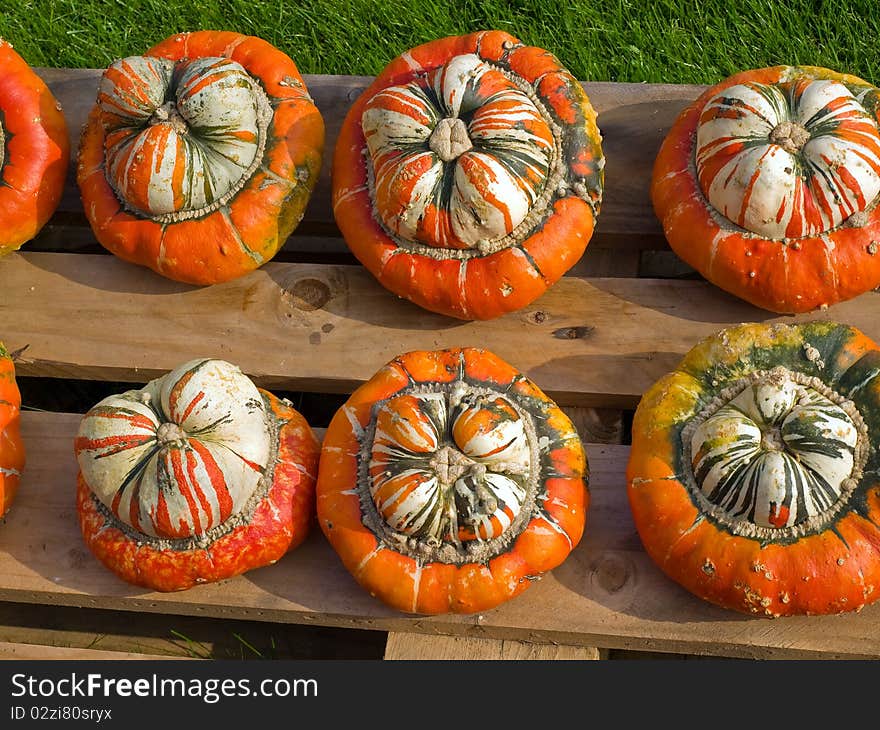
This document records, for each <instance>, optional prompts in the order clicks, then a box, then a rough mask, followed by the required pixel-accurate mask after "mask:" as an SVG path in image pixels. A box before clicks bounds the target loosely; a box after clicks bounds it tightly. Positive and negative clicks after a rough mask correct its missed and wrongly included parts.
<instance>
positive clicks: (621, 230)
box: [36, 68, 704, 249]
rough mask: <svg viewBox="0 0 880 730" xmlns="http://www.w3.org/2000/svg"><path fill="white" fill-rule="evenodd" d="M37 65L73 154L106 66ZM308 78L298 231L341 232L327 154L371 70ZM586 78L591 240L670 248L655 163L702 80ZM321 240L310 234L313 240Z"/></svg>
mask: <svg viewBox="0 0 880 730" xmlns="http://www.w3.org/2000/svg"><path fill="white" fill-rule="evenodd" d="M36 71H37V73H38V74H39V75H40V76H41V77H42V78H43V79H44V80H45V81H46V83H47V84H48V85H49V88H50V89H51V90H52V92H53V93H54V94H55V96H56V97H57V98H58V100H59V101H60V103H61V105H62V107H63V108H64V113H65V116H66V118H67V121H68V127H69V130H70V136H71V155H72V156H73V157H75V155H76V150H77V147H78V145H79V135H80V131H81V129H82V125H83V124H84V123H85V120H86V117H87V116H88V112H89V110H90V109H91V107H92V105H93V104H94V100H95V95H96V89H97V84H98V80H99V78H100V74H101V71H100V70H95V69H53V68H39V69H36ZM304 79H305V82H306V86H307V87H308V89H309V93H310V94H311V95H312V97H313V98H314V100H315V104H316V105H317V106H318V108H319V109H320V110H321V113H322V115H323V117H324V123H325V126H326V128H327V140H326V152H325V155H324V166H323V170H322V172H321V177H320V179H319V181H318V185H317V187H316V189H315V192H314V194H313V196H312V200H311V201H310V203H309V206H308V208H307V209H306V212H305V217H304V219H303V222H302V224H301V225H300V227H299V229H298V233H300V234H303V233H309V234H319V235H327V234H334V233H335V235H336V236H338V235H339V233H338V229H336V226H335V223H334V222H333V215H332V211H331V206H330V160H331V157H332V151H333V149H334V147H335V144H336V138H337V137H338V135H339V128H340V126H341V124H342V120H343V118H344V116H345V114H346V113H347V111H348V109H349V107H350V106H351V104H352V102H353V101H354V100H355V99H357V97H358V96H359V95H360V94H361V92H362V91H363V90H364V89H365V88H366V87H367V85H368V84H369V83H370V82H371V81H372V78H370V77H366V76H316V75H306V76H305V77H304ZM583 86H584V89H585V90H586V92H587V94H588V95H589V97H590V100H591V102H592V104H593V106H594V107H595V108H596V110H597V112H598V114H599V127H600V129H601V131H602V135H603V150H604V153H605V157H606V168H605V169H606V178H605V199H604V202H603V205H602V212H601V214H600V216H599V223H598V226H597V228H596V234H595V236H594V239H593V242H591V244H590V245H591V246H593V247H596V248H599V247H610V248H615V249H620V248H658V247H659V248H665V247H666V243H665V239H664V237H663V232H662V229H661V227H660V224H659V223H658V222H657V219H656V217H655V216H654V212H653V208H652V206H651V201H650V198H649V195H648V187H649V184H650V179H651V169H652V167H653V161H654V157H655V156H656V154H657V150H658V149H659V148H660V143H661V142H662V141H663V138H664V137H665V135H666V132H667V131H668V130H669V127H670V125H671V124H672V122H673V121H674V119H675V117H676V116H677V115H678V114H679V112H680V111H681V110H682V109H683V108H684V107H685V106H686V105H687V104H688V103H689V102H691V101H693V100H694V99H695V98H696V97H697V96H698V95H699V94H700V92H702V91H703V89H704V87H702V86H689V85H673V84H621V83H611V82H588V83H584V84H583ZM74 172H75V165H71V171H70V174H69V176H68V182H67V185H66V188H65V193H64V198H63V200H62V202H61V206H60V210H61V211H62V212H65V213H80V214H81V212H82V205H81V202H80V199H79V193H78V190H77V188H76V185H75V181H74V180H75V176H74ZM322 240H323V239H311V240H310V241H309V243H321V242H322ZM331 240H332V239H331ZM328 242H330V241H328Z"/></svg>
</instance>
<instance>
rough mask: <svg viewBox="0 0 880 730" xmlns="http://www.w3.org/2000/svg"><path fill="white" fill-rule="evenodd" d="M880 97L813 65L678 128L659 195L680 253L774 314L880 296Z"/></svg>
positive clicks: (750, 85) (704, 103) (704, 109)
mask: <svg viewBox="0 0 880 730" xmlns="http://www.w3.org/2000/svg"><path fill="white" fill-rule="evenodd" d="M878 94H880V92H878V90H877V89H876V88H874V87H873V86H871V85H870V84H868V83H867V82H866V81H863V80H862V79H859V78H857V77H855V76H851V75H847V74H839V73H836V72H834V71H830V70H828V69H824V68H817V67H811V66H803V67H789V66H776V67H773V68H764V69H758V70H754V71H745V72H742V73H739V74H736V75H734V76H732V77H730V78H728V79H726V80H725V81H722V82H721V83H720V84H717V85H716V86H713V87H711V88H710V89H708V90H707V91H706V92H705V93H703V94H702V95H701V96H700V97H699V98H698V99H697V100H696V101H695V102H694V103H693V104H692V105H691V106H689V107H688V108H687V109H685V110H684V111H683V112H682V114H681V115H680V116H679V118H678V119H677V120H676V122H675V123H674V124H673V126H672V128H671V129H670V131H669V133H668V135H667V137H666V139H665V140H664V142H663V145H662V147H661V149H660V152H659V154H658V156H657V159H656V161H655V165H654V173H653V179H652V185H651V196H652V199H653V202H654V209H655V211H656V213H657V216H658V217H659V219H660V221H661V222H662V224H663V228H664V231H665V232H666V237H667V239H668V240H669V244H670V246H671V247H672V248H673V250H674V251H675V252H676V253H677V254H678V255H679V256H680V257H681V258H682V259H684V260H685V261H686V262H687V263H688V264H690V265H691V266H693V267H694V268H695V269H697V271H699V272H700V273H701V274H702V275H703V276H705V277H706V279H708V280H709V281H711V282H712V283H714V284H715V285H717V286H719V287H720V288H722V289H724V290H726V291H728V292H730V293H732V294H734V295H736V296H738V297H740V298H742V299H745V300H746V301H748V302H751V303H752V304H754V305H756V306H758V307H762V308H764V309H769V310H772V311H775V312H788V313H793V312H807V311H810V310H813V309H816V308H818V307H822V306H825V305H830V304H834V303H835V302H838V301H842V300H845V299H850V298H852V297H854V296H857V295H859V294H861V293H863V292H865V291H868V290H870V289H873V288H875V287H877V286H878V285H880V256H878V255H877V254H878V247H880V212H878V209H877V206H876V203H877V201H878V193H880V131H878V124H877V123H878V106H880V95H878Z"/></svg>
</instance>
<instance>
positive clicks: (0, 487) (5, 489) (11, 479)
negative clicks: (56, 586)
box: [0, 343, 25, 517]
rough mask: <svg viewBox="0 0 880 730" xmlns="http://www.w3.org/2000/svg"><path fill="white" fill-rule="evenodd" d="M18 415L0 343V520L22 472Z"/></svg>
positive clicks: (7, 360)
mask: <svg viewBox="0 0 880 730" xmlns="http://www.w3.org/2000/svg"><path fill="white" fill-rule="evenodd" d="M20 413H21V394H20V393H19V391H18V385H17V384H16V382H15V365H14V364H13V362H12V358H11V357H10V356H9V353H8V352H7V351H6V349H5V348H4V347H3V344H2V343H0V517H2V516H3V515H5V514H6V512H7V511H8V510H9V508H10V506H12V501H13V500H14V499H15V494H16V492H17V491H18V482H19V479H20V478H21V473H22V470H23V469H24V462H25V451H24V441H22V438H21V432H20V430H19V429H20Z"/></svg>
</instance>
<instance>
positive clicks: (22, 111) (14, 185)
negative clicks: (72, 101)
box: [0, 39, 70, 256]
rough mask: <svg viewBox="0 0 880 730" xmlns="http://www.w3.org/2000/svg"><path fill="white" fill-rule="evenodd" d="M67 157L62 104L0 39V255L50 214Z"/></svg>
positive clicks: (27, 237)
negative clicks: (0, 179)
mask: <svg viewBox="0 0 880 730" xmlns="http://www.w3.org/2000/svg"><path fill="white" fill-rule="evenodd" d="M69 160H70V142H69V140H68V137H67V123H66V122H65V120H64V114H63V113H62V111H61V105H60V104H59V103H58V101H57V100H56V99H55V97H54V96H53V95H52V92H51V91H49V87H47V86H46V84H45V83H44V82H43V80H42V79H41V78H40V77H39V76H37V75H36V74H35V73H34V72H33V70H32V69H31V68H30V66H28V64H27V63H26V62H25V60H24V59H23V58H22V57H21V56H19V55H18V54H17V53H16V52H15V51H14V50H13V49H12V45H10V44H9V43H8V42H6V41H4V40H3V39H0V178H2V185H0V256H2V255H4V254H7V253H10V252H11V251H15V250H16V249H18V248H19V247H20V246H21V245H22V244H23V243H26V242H27V241H30V240H31V239H32V238H33V237H34V236H36V235H37V233H39V231H40V229H41V228H42V227H43V226H44V225H45V224H46V222H47V221H48V220H49V218H51V217H52V214H53V213H54V212H55V209H56V208H57V207H58V201H60V200H61V193H62V192H63V190H64V178H65V176H66V175H67V166H68V162H69Z"/></svg>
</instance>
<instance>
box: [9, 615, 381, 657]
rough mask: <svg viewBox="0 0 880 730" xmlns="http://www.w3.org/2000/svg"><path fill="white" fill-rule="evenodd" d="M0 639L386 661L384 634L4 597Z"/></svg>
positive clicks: (173, 653) (167, 652)
mask: <svg viewBox="0 0 880 730" xmlns="http://www.w3.org/2000/svg"><path fill="white" fill-rule="evenodd" d="M0 642H6V643H12V644H40V645H43V646H53V647H64V648H73V649H100V650H102V651H110V652H128V653H134V654H149V655H151V656H155V657H157V658H159V657H165V656H170V657H194V658H197V659H330V658H332V659H381V658H382V655H383V653H384V651H385V636H384V634H382V632H379V631H357V630H354V629H339V628H334V627H325V626H309V625H303V624H292V623H285V624H276V623H270V622H266V621H240V620H239V621H234V622H230V621H228V620H225V619H216V618H210V617H207V616H172V615H164V614H160V613H141V614H137V615H132V613H131V612H130V611H104V610H100V609H89V608H78V607H70V606H55V605H35V604H23V603H9V602H0Z"/></svg>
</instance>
